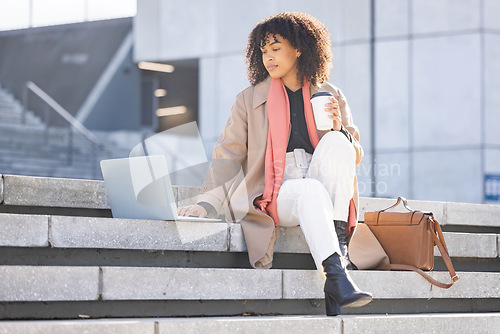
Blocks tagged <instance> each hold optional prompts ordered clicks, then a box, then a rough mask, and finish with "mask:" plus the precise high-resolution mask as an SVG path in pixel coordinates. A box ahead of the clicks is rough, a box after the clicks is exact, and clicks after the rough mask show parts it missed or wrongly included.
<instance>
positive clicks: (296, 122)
mask: <svg viewBox="0 0 500 334" xmlns="http://www.w3.org/2000/svg"><path fill="white" fill-rule="evenodd" d="M285 88H286V92H287V94H288V100H289V101H290V129H291V131H290V139H289V140H288V146H287V148H286V151H287V152H293V150H294V149H296V148H303V149H304V150H305V151H306V152H307V153H310V154H313V152H314V147H313V145H312V144H311V140H310V139H309V133H308V131H307V123H306V117H305V115H304V99H303V98H302V88H300V89H299V90H297V91H295V92H292V91H291V90H290V89H288V87H286V86H285Z"/></svg>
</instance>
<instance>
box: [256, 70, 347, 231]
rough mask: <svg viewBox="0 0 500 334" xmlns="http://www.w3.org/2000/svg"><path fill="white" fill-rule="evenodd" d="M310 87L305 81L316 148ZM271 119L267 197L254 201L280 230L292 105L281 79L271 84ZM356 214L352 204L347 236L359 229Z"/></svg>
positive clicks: (304, 95)
mask: <svg viewBox="0 0 500 334" xmlns="http://www.w3.org/2000/svg"><path fill="white" fill-rule="evenodd" d="M310 87H311V83H310V82H309V81H308V80H304V85H303V86H302V98H303V99H304V115H305V118H306V124H307V132H308V133H309V139H310V140H311V144H312V145H313V147H314V148H316V146H317V145H318V143H319V137H318V131H317V130H316V123H315V122H314V115H313V111H312V106H311V92H310ZM267 117H268V119H269V131H268V134H267V147H266V157H265V186H264V193H263V194H262V195H261V196H259V197H257V198H256V199H255V200H254V205H255V206H256V207H257V208H259V209H260V210H261V211H263V212H265V213H267V214H268V215H269V216H271V218H272V219H273V220H274V224H275V226H278V225H279V219H278V209H277V199H278V192H279V190H280V187H281V183H282V181H283V174H284V171H285V160H286V148H287V146H288V133H289V127H290V103H289V101H288V94H287V92H286V88H285V86H284V85H283V82H282V81H281V79H272V80H271V87H270V88H269V93H268V95H267ZM355 213H356V210H355V207H354V201H353V200H351V202H350V206H349V219H348V220H349V222H348V226H349V227H348V229H347V231H346V233H347V234H349V232H350V231H352V230H353V229H354V227H355V226H356V214H355Z"/></svg>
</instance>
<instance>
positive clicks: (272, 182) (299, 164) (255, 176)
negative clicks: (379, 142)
mask: <svg viewBox="0 0 500 334" xmlns="http://www.w3.org/2000/svg"><path fill="white" fill-rule="evenodd" d="M246 58H247V63H248V75H249V80H250V83H251V86H250V87H248V88H246V89H245V90H243V91H242V92H240V93H239V94H238V96H237V97H236V102H235V103H234V105H233V108H232V110H231V115H230V117H229V119H228V121H227V123H226V126H225V128H224V130H223V131H222V134H221V135H220V137H219V140H218V141H217V144H216V145H215V148H214V153H213V157H212V162H211V166H210V168H209V171H208V173H207V177H206V179H205V181H204V184H203V185H202V188H201V193H200V195H199V197H198V204H196V205H191V206H187V207H181V208H179V215H183V216H200V217H205V216H217V215H218V214H219V213H220V212H221V210H223V207H226V208H225V211H226V217H227V218H228V219H229V220H232V221H234V220H238V221H240V223H241V226H242V229H243V233H244V236H245V241H246V244H247V248H248V254H249V259H250V263H251V265H252V266H253V267H254V268H270V267H271V265H272V259H273V247H274V243H275V240H276V237H277V230H278V228H277V227H278V226H279V225H281V226H297V225H300V226H301V229H302V231H303V232H304V235H305V238H306V241H307V243H308V245H309V248H310V250H311V254H312V256H313V258H314V261H315V263H316V266H317V268H318V270H324V271H325V272H326V277H327V279H326V282H325V288H324V291H325V303H326V310H327V314H328V315H337V314H339V313H340V306H350V307H356V306H362V305H365V304H367V303H369V302H370V301H371V299H372V297H371V295H370V294H368V293H364V292H361V291H359V289H358V288H357V287H356V286H355V285H354V284H353V283H352V281H351V279H350V277H349V274H348V273H347V270H346V263H347V261H346V258H347V247H346V236H349V235H350V234H351V233H352V231H353V230H354V228H355V225H356V222H357V202H358V194H357V181H356V175H355V168H356V166H358V165H359V164H360V163H361V161H362V159H363V149H362V148H361V146H360V144H359V134H358V131H357V127H356V126H355V125H354V123H353V121H352V116H351V112H350V109H349V107H348V105H347V103H346V101H345V97H344V95H343V94H342V92H341V91H340V90H339V89H338V88H336V87H334V86H332V85H330V84H329V83H328V82H327V80H328V74H329V71H330V69H331V61H332V58H333V56H332V53H331V42H330V36H329V33H328V30H327V29H326V27H325V26H324V25H323V24H322V23H321V22H319V21H318V20H317V19H315V18H313V17H311V16H310V15H307V14H304V13H280V14H277V15H274V16H271V17H269V18H267V19H265V20H263V21H261V22H259V23H258V24H257V26H256V27H255V28H254V29H253V31H252V33H251V34H250V37H249V40H248V45H247V50H246ZM317 92H330V93H332V95H333V97H331V98H330V103H326V104H325V110H324V112H326V113H328V114H329V118H330V119H331V130H327V131H320V130H318V129H317V128H316V125H315V121H314V116H313V112H312V107H311V103H310V97H311V95H313V94H314V93H317ZM238 171H241V173H240V174H239V175H240V176H241V175H242V178H243V180H242V182H235V181H236V179H237V178H238V177H237V176H238ZM239 218H241V219H239Z"/></svg>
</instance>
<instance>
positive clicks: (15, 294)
mask: <svg viewBox="0 0 500 334" xmlns="http://www.w3.org/2000/svg"><path fill="white" fill-rule="evenodd" d="M431 275H432V276H433V277H434V278H436V279H438V280H441V281H449V279H450V278H449V274H448V273H447V272H433V273H431ZM458 275H459V276H460V280H459V281H458V282H457V283H456V284H455V285H454V286H453V287H451V288H450V289H439V288H436V287H433V286H432V285H431V284H430V283H429V282H427V281H426V280H425V279H424V278H422V277H421V276H420V275H418V274H417V273H414V272H385V271H352V272H351V277H352V279H353V280H354V281H355V282H356V284H357V285H358V286H359V288H360V289H361V290H363V291H369V292H371V293H372V294H373V298H374V302H372V303H371V304H368V305H367V306H365V307H363V308H345V310H343V313H344V314H346V313H370V314H373V313H379V314H380V313H382V314H385V313H393V312H397V311H394V308H396V309H398V308H400V313H402V312H405V311H406V312H407V311H408V309H410V304H411V303H413V302H415V303H417V304H418V303H424V304H426V305H429V308H430V307H432V306H433V303H434V304H435V305H436V304H438V305H440V306H439V307H440V308H439V312H454V311H456V310H457V309H458V308H461V309H462V310H464V311H465V312H472V311H473V310H474V307H477V303H482V305H481V306H480V308H481V311H482V312H485V311H489V312H500V286H499V284H498V282H499V281H500V273H485V272H458ZM323 285H324V278H322V276H321V275H320V274H319V273H318V271H316V270H281V269H271V270H255V269H234V268H229V269H225V268H222V269H221V268H149V267H134V268H132V267H104V266H86V267H80V266H71V267H70V266H64V267H63V266H15V265H14V266H0V301H1V303H2V305H3V310H5V311H6V312H4V314H6V315H7V317H8V316H9V315H8V313H11V311H13V310H15V308H16V307H21V304H25V303H29V305H30V307H31V308H32V310H36V309H37V307H38V306H37V305H41V304H36V303H59V304H60V305H61V303H62V302H64V303H66V304H68V305H69V304H70V303H73V302H75V303H81V302H89V306H90V305H100V304H102V303H112V304H111V305H113V304H115V305H122V306H123V305H127V304H130V302H133V301H141V302H143V303H146V302H154V301H159V302H164V301H173V302H177V303H179V305H181V302H184V304H185V305H194V304H199V303H200V302H202V303H207V306H210V312H211V313H210V314H212V315H235V314H238V310H232V311H231V310H227V309H225V308H221V309H213V306H214V305H215V303H224V302H226V301H227V302H228V303H229V304H230V303H231V302H233V301H246V302H263V301H266V302H267V303H269V304H274V305H273V308H274V311H275V312H269V313H274V314H276V313H278V314H324V292H323ZM450 300H453V302H452V303H450ZM296 301H302V302H303V303H302V304H301V306H300V307H297V309H296V310H289V309H288V307H289V306H290V305H293V304H294V302H296ZM122 302H123V303H122ZM288 302H290V304H288ZM304 302H307V303H309V305H307V303H304ZM388 302H390V303H391V304H392V306H390V307H389V306H388V305H387V303H388ZM31 303H33V304H31ZM404 304H406V305H407V306H406V307H404ZM79 305H81V304H79ZM395 305H398V306H397V307H396V306H395ZM446 305H447V306H446ZM136 311H137V310H136ZM235 311H236V312H235ZM481 311H480V312H481ZM137 312H138V313H140V311H137ZM205 312H207V311H206V310H205V311H201V310H194V309H187V310H186V309H185V310H182V311H181V310H180V308H179V310H170V311H169V312H168V313H169V314H168V315H170V316H178V315H191V316H197V315H206V314H205ZM262 313H263V314H266V313H267V312H262ZM269 313H268V314H269ZM85 314H87V313H85ZM94 315H95V314H94ZM142 315H143V314H142V313H140V314H137V313H136V316H142ZM110 316H114V314H113V312H112V311H110ZM150 316H151V315H150Z"/></svg>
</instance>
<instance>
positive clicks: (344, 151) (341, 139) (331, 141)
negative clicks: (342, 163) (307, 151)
mask: <svg viewBox="0 0 500 334" xmlns="http://www.w3.org/2000/svg"><path fill="white" fill-rule="evenodd" d="M318 146H319V150H318V148H316V150H317V151H319V152H317V153H320V152H321V153H324V154H325V155H326V156H328V157H332V158H333V157H334V156H335V158H336V159H338V158H341V159H356V150H355V149H354V147H353V145H352V143H351V142H350V141H349V139H347V137H346V136H345V135H344V134H343V133H342V132H340V131H331V132H328V133H327V134H325V135H324V136H323V138H321V141H320V143H319V145H318Z"/></svg>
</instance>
